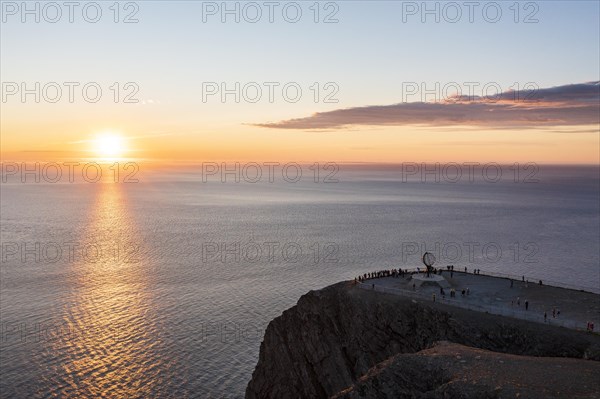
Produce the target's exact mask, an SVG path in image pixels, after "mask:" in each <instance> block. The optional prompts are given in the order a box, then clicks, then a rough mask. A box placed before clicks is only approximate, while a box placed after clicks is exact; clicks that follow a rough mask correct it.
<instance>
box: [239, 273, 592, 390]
mask: <svg viewBox="0 0 600 399" xmlns="http://www.w3.org/2000/svg"><path fill="white" fill-rule="evenodd" d="M439 341H449V342H453V343H457V344H462V345H465V346H468V347H473V348H481V349H486V350H488V351H493V352H500V353H507V354H516V355H528V356H546V357H571V358H579V359H584V358H587V359H595V360H600V339H599V338H598V337H597V336H592V335H588V334H584V333H578V332H574V331H569V330H565V329H560V328H553V327H550V326H545V325H540V324H535V323H529V322H525V321H520V320H514V319H509V318H503V317H500V316H493V315H488V314H483V313H477V312H471V311H468V310H464V309H458V308H452V307H447V306H444V305H440V304H432V303H428V302H425V303H423V302H417V301H414V300H411V299H408V298H403V297H400V296H395V295H389V294H383V293H378V292H372V291H368V290H362V289H358V288H356V287H354V286H353V284H352V283H348V282H344V283H339V284H336V285H333V286H330V287H327V288H325V289H323V290H319V291H311V292H309V293H308V294H306V295H304V296H303V297H302V298H300V300H299V301H298V304H297V305H296V306H294V307H293V308H291V309H288V310H286V311H285V312H284V313H283V314H282V315H281V316H280V317H278V318H276V319H274V320H273V321H272V322H271V323H270V324H269V326H268V327H267V330H266V332H265V336H264V340H263V342H262V344H261V348H260V356H259V361H258V364H257V366H256V369H255V371H254V373H253V376H252V380H251V381H250V383H249V384H248V387H247V389H246V398H248V399H254V398H278V399H285V398H328V397H332V396H336V395H337V396H338V397H345V396H344V395H349V396H347V397H375V396H379V397H387V396H386V395H385V392H384V391H381V389H382V388H381V386H379V384H378V383H375V387H374V386H373V380H371V379H370V378H369V377H368V376H369V375H370V374H369V372H371V373H372V372H373V368H374V367H375V368H377V367H380V366H381V365H382V364H383V365H384V368H386V367H385V364H386V363H385V362H386V361H388V362H390V363H389V364H390V365H392V364H393V365H394V368H390V369H389V370H387V371H386V373H384V374H385V375H386V376H387V380H386V381H387V382H386V384H387V385H391V386H394V387H395V388H397V389H398V391H397V392H395V393H394V395H395V396H397V397H402V396H406V395H407V397H437V396H419V395H421V394H422V393H423V392H435V391H436V390H439V388H440V386H441V385H443V384H447V383H448V378H450V376H449V375H448V374H447V373H444V372H443V369H441V368H439V367H438V366H436V365H435V364H432V363H431V361H429V362H427V361H424V360H423V358H422V357H419V358H416V357H415V358H414V359H413V360H412V361H411V360H406V359H410V358H405V359H404V360H402V361H400V363H399V360H395V361H392V359H396V357H397V355H399V354H414V353H417V352H419V351H422V350H424V349H427V348H432V347H434V345H435V344H436V343H437V342H439ZM382 362H383V363H382ZM406 362H408V363H406ZM410 362H413V363H414V364H411V363H410ZM588 363H593V364H594V365H595V366H596V365H597V364H596V362H588ZM407 364H408V365H409V367H407ZM427 364H429V366H427ZM376 366H377V367H376ZM424 367H425V368H424ZM427 367H429V369H430V370H429V371H427ZM398 370H399V371H398ZM599 370H600V369H599ZM390 376H391V377H390ZM366 381H370V382H369V383H367V382H366ZM375 381H376V382H377V381H378V380H377V379H376V380H375ZM361 384H363V385H361ZM365 384H366V385H365ZM352 387H354V388H352ZM357 387H362V388H360V389H363V391H360V390H359V391H357V390H356V389H359V388H357ZM365 389H366V390H365ZM386 389H388V391H389V389H390V387H389V386H388V388H386ZM474 389H475V388H474ZM344 392H346V393H344ZM357 392H362V393H363V394H360V395H359V394H357ZM402 392H404V393H402ZM440 392H441V391H440ZM473 392H476V393H475V394H473V395H470V396H469V395H468V393H467V396H464V397H486V396H487V395H488V393H489V395H492V396H490V397H495V396H494V395H496V394H495V393H494V392H493V389H492V390H491V391H490V390H489V389H488V387H479V388H476V389H475V390H474V391H473ZM353 395H354V396H353ZM355 395H358V396H355ZM440 397H444V396H440Z"/></svg>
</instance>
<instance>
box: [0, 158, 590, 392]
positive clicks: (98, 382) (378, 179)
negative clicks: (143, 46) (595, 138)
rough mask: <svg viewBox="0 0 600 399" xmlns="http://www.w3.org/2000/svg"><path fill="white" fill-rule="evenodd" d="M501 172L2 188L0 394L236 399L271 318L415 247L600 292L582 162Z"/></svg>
mask: <svg viewBox="0 0 600 399" xmlns="http://www.w3.org/2000/svg"><path fill="white" fill-rule="evenodd" d="M307 170H308V169H306V171H307ZM306 171H305V172H306ZM506 176H508V177H506V178H503V179H501V181H499V182H497V183H490V182H488V181H485V180H483V179H481V178H476V179H474V180H475V181H474V182H473V183H470V182H469V181H468V179H467V178H464V179H461V180H460V181H459V182H457V183H451V182H448V181H447V180H446V181H444V179H442V180H443V181H442V182H440V183H435V182H433V181H432V180H433V179H431V178H430V179H429V180H428V181H427V182H426V183H422V182H421V181H420V179H419V178H418V177H415V176H411V178H410V179H408V181H407V182H404V181H403V178H402V174H401V173H400V172H399V170H398V168H395V167H364V166H352V167H350V166H342V167H341V169H340V171H339V173H337V174H336V175H335V178H336V179H337V180H339V181H338V182H337V183H323V182H322V180H323V176H320V177H319V179H318V180H319V182H318V183H315V182H314V179H313V177H314V176H312V175H310V174H306V176H305V178H303V179H302V180H301V181H299V182H297V183H289V182H287V181H285V180H283V179H282V178H275V179H274V180H275V181H274V182H273V183H270V182H268V180H267V181H265V179H263V180H262V181H261V182H258V183H249V182H247V181H243V179H242V182H240V183H235V182H233V181H232V180H231V179H230V180H229V181H228V182H227V183H221V182H220V181H214V180H211V181H209V182H207V183H203V182H202V178H201V174H200V169H199V168H190V169H188V170H186V171H183V172H182V171H171V172H169V171H165V172H163V173H154V174H153V175H151V176H150V175H148V176H144V175H141V176H140V182H139V183H133V184H132V183H130V184H122V183H120V184H101V183H97V184H90V183H80V184H69V183H64V184H20V183H18V182H14V181H13V182H9V183H6V184H2V190H1V221H2V225H1V239H2V263H1V283H0V284H1V285H0V287H1V291H0V295H1V301H0V304H1V305H0V311H1V313H0V318H1V323H2V339H1V343H0V352H1V356H0V358H1V360H0V366H1V369H2V370H1V371H2V372H1V375H2V377H1V382H0V389H1V396H2V397H6V398H8V397H21V398H34V397H39V398H48V397H73V398H75V397H77V398H80V397H92V396H100V395H102V396H103V397H115V398H116V397H128V398H134V397H139V398H142V397H145V398H147V397H164V398H167V397H172V398H186V397H198V398H211V397H214V398H217V397H227V398H237V397H242V396H243V393H244V389H245V386H246V384H247V382H248V380H249V379H250V377H251V373H252V370H253V368H254V366H255V364H256V362H257V359H258V351H259V346H260V341H261V339H262V335H263V332H264V329H265V328H266V325H267V324H268V322H269V321H270V320H271V319H272V318H274V317H276V316H278V315H279V314H281V312H282V311H283V310H284V309H286V308H288V307H290V306H292V305H294V304H295V303H296V301H297V300H298V298H299V297H300V296H301V295H302V294H304V293H305V292H307V291H308V290H311V289H318V288H321V287H324V286H326V285H329V284H332V283H335V282H338V281H340V280H344V279H351V278H353V277H354V276H355V275H357V274H359V273H363V272H365V271H369V270H377V269H382V268H390V267H416V266H420V260H419V255H420V254H421V253H422V251H424V250H429V251H432V252H434V254H436V257H437V259H438V260H437V262H438V263H437V265H440V266H445V265H448V264H454V265H455V267H458V268H464V267H467V268H468V269H469V270H471V269H473V268H480V269H482V270H487V271H495V272H501V273H510V274H515V275H527V276H529V277H531V278H532V279H538V278H539V279H544V280H546V281H559V282H562V283H566V284H573V285H578V286H588V287H592V289H595V290H596V291H599V290H600V274H599V273H600V272H599V269H600V268H599V242H600V236H599V235H600V231H599V225H600V219H599V206H600V205H599V203H600V193H599V177H598V168H587V167H577V168H575V167H568V168H567V167H543V166H542V167H540V170H539V173H537V174H536V176H535V178H537V179H538V180H539V181H538V182H523V181H522V180H523V179H522V178H521V177H519V178H518V179H517V180H519V182H518V183H515V182H514V179H513V175H511V174H506Z"/></svg>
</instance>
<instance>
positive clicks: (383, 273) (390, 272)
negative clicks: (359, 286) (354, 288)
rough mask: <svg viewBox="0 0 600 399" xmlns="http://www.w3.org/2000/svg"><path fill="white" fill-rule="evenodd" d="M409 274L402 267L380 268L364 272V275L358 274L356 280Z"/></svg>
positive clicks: (361, 280)
mask: <svg viewBox="0 0 600 399" xmlns="http://www.w3.org/2000/svg"><path fill="white" fill-rule="evenodd" d="M405 274H407V272H406V271H404V270H402V269H389V270H379V271H376V272H371V273H364V274H363V275H362V276H358V277H356V278H355V279H354V282H361V283H362V282H364V281H366V280H369V279H372V278H382V277H404V275H405Z"/></svg>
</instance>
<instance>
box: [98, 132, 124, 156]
mask: <svg viewBox="0 0 600 399" xmlns="http://www.w3.org/2000/svg"><path fill="white" fill-rule="evenodd" d="M93 150H94V152H95V153H96V154H97V155H98V156H100V157H103V158H119V157H121V156H123V154H124V153H125V150H126V149H125V143H124V140H123V138H122V137H121V136H119V135H118V134H114V133H106V134H102V135H99V136H98V137H96V139H95V140H94V144H93Z"/></svg>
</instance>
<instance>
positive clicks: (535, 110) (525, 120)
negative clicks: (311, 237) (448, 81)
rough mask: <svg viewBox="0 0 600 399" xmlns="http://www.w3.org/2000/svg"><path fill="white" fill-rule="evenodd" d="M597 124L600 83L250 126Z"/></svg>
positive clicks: (362, 109)
mask: <svg viewBox="0 0 600 399" xmlns="http://www.w3.org/2000/svg"><path fill="white" fill-rule="evenodd" d="M599 123H600V82H590V83H580V84H571V85H565V86H557V87H551V88H544V89H537V90H535V91H531V90H522V91H507V92H503V93H500V94H499V95H497V96H495V97H493V98H491V97H489V98H486V97H477V96H472V97H470V98H467V97H465V96H454V97H451V98H448V99H447V100H445V101H443V102H435V103H431V102H430V103H426V102H412V103H399V104H392V105H372V106H364V107H356V108H346V109H338V110H334V111H328V112H318V113H315V114H313V115H311V116H307V117H304V118H298V119H289V120H284V121H279V122H269V123H259V124H254V126H259V127H264V128H277V129H300V130H315V129H321V130H323V129H347V128H350V127H352V126H357V125H363V126H409V125H410V126H428V127H442V126H444V127H445V126H456V125H460V126H476V127H483V128H521V129H528V128H539V127H549V126H585V125H587V126H589V125H598V124H599Z"/></svg>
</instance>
